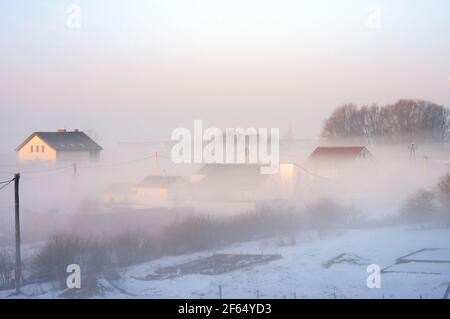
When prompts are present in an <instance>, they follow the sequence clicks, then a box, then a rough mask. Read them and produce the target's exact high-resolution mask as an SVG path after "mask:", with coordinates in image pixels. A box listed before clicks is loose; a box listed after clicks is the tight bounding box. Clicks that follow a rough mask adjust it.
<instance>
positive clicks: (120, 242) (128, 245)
mask: <svg viewBox="0 0 450 319" xmlns="http://www.w3.org/2000/svg"><path fill="white" fill-rule="evenodd" d="M106 246H107V247H106V248H107V251H108V253H109V256H110V258H111V261H112V263H113V264H115V265H117V266H119V267H123V266H128V265H131V264H134V263H138V262H142V261H145V260H146V259H148V258H151V257H154V256H155V255H156V254H157V249H156V243H155V241H154V240H152V238H150V237H149V236H147V235H145V234H144V233H142V232H140V231H137V232H131V231H130V232H126V233H123V234H119V235H117V236H115V237H112V238H111V239H110V240H108V243H107V244H106Z"/></svg>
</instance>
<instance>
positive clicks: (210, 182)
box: [195, 164, 270, 190]
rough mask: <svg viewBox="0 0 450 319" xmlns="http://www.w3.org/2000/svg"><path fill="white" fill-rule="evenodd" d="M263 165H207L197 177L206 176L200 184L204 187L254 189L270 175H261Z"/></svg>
mask: <svg viewBox="0 0 450 319" xmlns="http://www.w3.org/2000/svg"><path fill="white" fill-rule="evenodd" d="M261 166H262V165H261V164H206V165H204V166H203V167H202V168H200V170H198V171H197V173H195V175H205V177H204V178H203V179H201V180H200V182H199V183H198V184H199V185H202V186H203V187H206V188H208V187H214V188H216V189H217V188H224V189H229V188H230V187H232V188H233V189H235V190H238V189H254V188H256V187H258V186H260V185H262V184H263V183H264V182H265V181H266V180H267V179H268V178H269V177H270V175H267V174H261V171H260V168H261Z"/></svg>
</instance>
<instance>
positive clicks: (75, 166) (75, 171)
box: [72, 163, 78, 181]
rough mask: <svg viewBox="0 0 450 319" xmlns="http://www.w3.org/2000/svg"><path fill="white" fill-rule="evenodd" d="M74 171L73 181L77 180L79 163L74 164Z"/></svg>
mask: <svg viewBox="0 0 450 319" xmlns="http://www.w3.org/2000/svg"><path fill="white" fill-rule="evenodd" d="M72 169H73V180H74V181H75V180H76V179H77V171H78V167H77V163H72Z"/></svg>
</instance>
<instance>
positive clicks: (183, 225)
mask: <svg viewBox="0 0 450 319" xmlns="http://www.w3.org/2000/svg"><path fill="white" fill-rule="evenodd" d="M220 237H221V234H220V230H219V229H218V227H217V223H214V222H213V221H212V220H211V219H210V218H209V217H204V216H191V217H189V218H186V219H183V220H182V221H179V222H174V223H173V224H171V225H169V226H167V227H166V228H165V230H164V234H163V245H162V246H163V251H164V253H167V254H169V255H170V254H184V253H190V252H195V251H199V250H204V249H209V248H213V247H216V246H217V245H218V244H219V242H220Z"/></svg>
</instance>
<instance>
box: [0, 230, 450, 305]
mask: <svg viewBox="0 0 450 319" xmlns="http://www.w3.org/2000/svg"><path fill="white" fill-rule="evenodd" d="M425 248H427V249H426V250H423V249H425ZM430 248H431V249H430ZM449 248H450V229H425V230H423V229H414V228H385V229H370V230H348V231H344V232H339V233H333V234H328V235H327V236H318V235H317V234H316V233H308V234H303V235H299V236H298V238H297V243H296V245H291V246H280V240H279V239H278V238H273V239H270V240H262V241H258V242H251V243H244V244H239V245H233V246H230V247H227V248H224V249H221V250H216V251H207V252H202V253H197V254H191V255H184V256H177V257H165V258H161V259H158V260H155V261H151V262H146V263H143V264H139V265H135V266H132V267H128V268H127V269H123V270H122V271H121V278H120V279H118V280H114V281H107V280H104V279H102V280H99V281H98V286H101V287H100V291H101V292H100V293H98V294H97V295H96V296H95V297H99V298H218V297H219V289H220V290H221V294H222V297H223V298H256V297H260V298H420V297H422V298H442V297H443V296H444V294H445V291H446V289H447V287H448V285H449V283H450V249H449ZM219 253H220V254H241V255H243V254H252V255H257V254H258V255H261V254H262V255H269V254H271V255H281V258H274V259H270V260H269V261H267V262H264V263H259V264H251V263H250V265H249V266H246V265H245V264H244V265H241V266H242V267H241V268H238V269H234V270H233V271H230V272H225V273H223V272H222V273H220V274H215V275H211V274H210V273H208V272H203V273H204V274H198V273H193V274H183V273H179V274H177V275H175V276H172V275H171V276H169V277H168V278H167V279H154V278H156V277H155V276H154V274H157V273H158V270H161V269H164V267H169V268H168V269H170V271H173V267H172V266H176V265H184V266H185V265H192V264H194V265H198V264H199V260H200V264H201V258H206V257H211V256H212V255H213V254H219ZM206 260H208V261H210V260H211V258H208V259H206ZM369 264H378V265H379V266H380V267H381V269H384V271H383V273H382V274H381V288H379V289H377V288H373V289H369V288H368V287H367V285H366V279H367V276H368V275H369V273H367V271H366V270H367V266H368V265H369ZM175 268H176V267H175ZM180 269H183V267H181V266H180ZM52 287H53V286H52V285H51V284H40V285H28V286H26V287H24V289H23V291H24V295H26V296H28V297H35V298H39V297H57V296H60V294H61V291H55V290H54V289H53V288H52ZM219 287H220V288H219ZM10 294H11V291H1V292H0V298H5V297H8V296H10Z"/></svg>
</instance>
